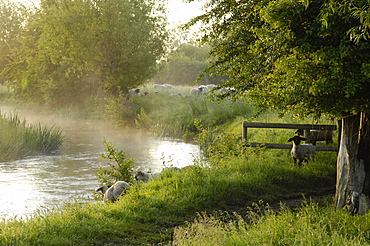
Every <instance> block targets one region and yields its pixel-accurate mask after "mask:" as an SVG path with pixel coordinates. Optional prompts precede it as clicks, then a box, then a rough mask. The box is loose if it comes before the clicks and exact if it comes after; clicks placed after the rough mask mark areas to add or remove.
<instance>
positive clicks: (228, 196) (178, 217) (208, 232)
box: [0, 103, 370, 245]
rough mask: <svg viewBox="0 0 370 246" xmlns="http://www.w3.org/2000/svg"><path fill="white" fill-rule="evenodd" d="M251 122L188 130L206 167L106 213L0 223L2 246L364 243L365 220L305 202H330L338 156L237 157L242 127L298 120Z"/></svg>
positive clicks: (272, 133)
mask: <svg viewBox="0 0 370 246" xmlns="http://www.w3.org/2000/svg"><path fill="white" fill-rule="evenodd" d="M201 104H202V103H201ZM184 112H185V111H184ZM203 112H207V111H203ZM219 112H220V113H219V114H221V112H222V111H219ZM227 112H228V111H227ZM252 115H254V114H249V115H244V116H239V117H232V120H229V121H226V122H224V124H220V125H218V126H217V127H216V125H206V124H202V121H195V122H193V123H192V124H195V126H196V129H197V131H198V135H197V137H196V139H197V141H198V142H199V144H200V145H202V148H203V151H204V152H205V154H206V156H208V158H207V164H204V162H202V160H198V161H196V162H195V163H194V165H193V166H191V167H187V168H184V169H182V170H180V171H177V170H168V171H166V172H164V173H163V174H162V175H160V176H159V177H158V178H155V179H153V180H151V181H150V182H148V183H145V184H143V183H137V184H136V185H133V186H132V188H131V189H130V190H129V191H128V192H127V194H126V195H125V196H123V197H122V199H120V200H119V201H118V202H116V203H113V204H104V203H100V202H99V203H79V202H78V201H77V202H74V203H70V204H66V205H65V206H64V207H61V208H59V209H56V210H54V211H48V212H44V211H40V212H39V213H36V214H35V215H34V216H33V217H31V218H28V219H26V220H21V219H17V218H14V219H10V220H8V221H3V222H0V228H1V230H0V244H2V245H170V244H174V245H230V244H231V243H232V244H233V245H256V244H267V245H275V244H280V243H281V242H286V244H289V245H295V244H296V245H297V244H299V245H303V244H304V245H307V244H311V245H316V244H318V242H319V241H320V240H321V242H322V243H323V244H331V243H333V242H334V244H336V245H339V244H341V245H350V242H352V243H353V242H355V243H357V242H359V243H361V244H362V245H364V244H366V243H367V240H368V238H369V235H368V231H370V230H368V229H370V228H368V227H369V225H368V224H369V223H367V221H368V219H369V217H368V215H365V216H362V217H360V216H349V215H348V213H346V212H342V211H335V210H334V208H333V202H332V200H330V199H326V200H325V201H326V202H312V203H311V202H310V197H314V196H322V195H329V196H330V195H333V191H334V189H335V173H336V154H335V153H333V152H330V153H325V152H319V153H318V155H317V158H316V160H315V161H313V162H310V163H308V164H306V165H304V166H303V167H301V168H297V167H296V166H294V165H293V163H292V160H291V157H290V154H289V151H287V150H271V149H265V148H244V147H242V145H241V144H240V138H241V122H242V121H243V120H254V121H262V122H287V123H297V121H298V120H296V119H293V118H289V116H287V117H286V118H278V117H277V115H276V114H275V113H274V112H269V113H265V114H263V115H260V116H258V117H254V116H252ZM192 117H193V116H192ZM202 117H204V118H207V115H206V114H205V115H202ZM220 117H221V116H220ZM178 118H179V119H180V118H181V117H180V116H179V117H178ZM307 121H309V120H307ZM210 122H212V120H210ZM203 123H204V121H203ZM292 134H293V135H294V133H293V132H292V131H287V130H271V129H264V130H262V129H255V130H253V131H252V130H251V131H250V132H248V137H249V139H250V141H254V142H275V143H286V141H287V139H289V138H290V137H291V135H292ZM302 197H306V200H305V201H304V202H303V206H302V208H300V209H298V210H290V209H287V208H285V209H283V210H281V211H280V212H273V211H272V210H271V211H270V210H268V209H267V210H266V209H265V208H264V209H262V207H265V206H266V204H267V203H268V204H278V203H279V201H281V200H285V199H301V198H302ZM256 204H257V205H258V206H256ZM260 212H261V213H260ZM262 212H263V213H262ZM240 218H243V220H242V221H241V220H240ZM245 218H248V220H247V221H246V222H244V219H245ZM305 228H307V229H305ZM358 228H362V229H361V230H360V229H358ZM248 238H251V239H253V240H250V241H249V240H248ZM331 240H334V241H331ZM351 245H353V244H351Z"/></svg>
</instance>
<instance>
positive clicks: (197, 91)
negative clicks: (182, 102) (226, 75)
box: [190, 87, 204, 95]
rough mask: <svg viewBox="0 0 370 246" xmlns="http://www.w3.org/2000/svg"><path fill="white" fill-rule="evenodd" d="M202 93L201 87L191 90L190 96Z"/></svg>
mask: <svg viewBox="0 0 370 246" xmlns="http://www.w3.org/2000/svg"><path fill="white" fill-rule="evenodd" d="M203 92H204V91H203V87H199V88H193V89H191V90H190V94H192V95H203Z"/></svg>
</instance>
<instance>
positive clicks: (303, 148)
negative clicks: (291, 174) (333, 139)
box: [288, 136, 316, 166]
mask: <svg viewBox="0 0 370 246" xmlns="http://www.w3.org/2000/svg"><path fill="white" fill-rule="evenodd" d="M301 140H302V141H304V140H306V138H303V137H300V136H294V137H292V138H290V139H289V140H288V142H290V141H293V147H292V150H291V152H290V153H291V155H292V158H293V161H294V164H297V159H298V160H299V161H298V166H301V165H302V162H303V161H305V162H308V160H307V159H306V158H307V157H310V156H311V157H314V156H316V147H315V146H314V145H311V144H300V143H301Z"/></svg>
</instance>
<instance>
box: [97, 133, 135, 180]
mask: <svg viewBox="0 0 370 246" xmlns="http://www.w3.org/2000/svg"><path fill="white" fill-rule="evenodd" d="M103 143H104V144H105V149H104V151H105V153H103V154H101V155H100V158H101V159H104V160H108V161H109V162H108V163H107V165H108V167H101V168H99V170H98V171H97V172H96V176H98V182H100V184H101V185H112V184H114V183H115V182H117V181H126V182H128V183H132V181H133V165H134V159H132V158H130V159H127V155H126V154H125V153H124V152H123V150H120V151H118V150H117V149H116V146H115V145H114V144H112V143H111V142H109V141H107V140H106V139H104V141H103Z"/></svg>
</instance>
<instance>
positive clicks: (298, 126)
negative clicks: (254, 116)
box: [242, 121, 340, 151]
mask: <svg viewBox="0 0 370 246" xmlns="http://www.w3.org/2000/svg"><path fill="white" fill-rule="evenodd" d="M248 128H281V129H296V130H297V129H303V130H304V136H305V138H307V141H309V136H310V134H309V132H310V130H336V129H337V126H336V125H311V124H284V123H258V122H247V121H244V122H243V133H242V138H243V141H244V142H245V146H246V147H266V148H271V149H291V148H292V145H291V144H277V143H247V133H248ZM339 135H340V134H339ZM338 137H340V136H338ZM316 151H338V147H336V146H316Z"/></svg>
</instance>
